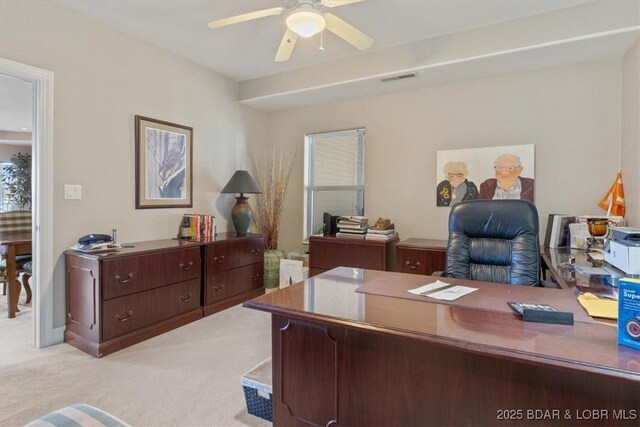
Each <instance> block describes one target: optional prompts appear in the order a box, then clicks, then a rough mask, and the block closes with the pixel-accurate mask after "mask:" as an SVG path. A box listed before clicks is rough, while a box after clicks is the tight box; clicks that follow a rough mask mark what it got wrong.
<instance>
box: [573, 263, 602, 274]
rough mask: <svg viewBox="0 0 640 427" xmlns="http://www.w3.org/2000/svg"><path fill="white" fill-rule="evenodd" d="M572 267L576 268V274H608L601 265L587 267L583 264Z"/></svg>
mask: <svg viewBox="0 0 640 427" xmlns="http://www.w3.org/2000/svg"><path fill="white" fill-rule="evenodd" d="M573 268H574V269H575V270H576V273H578V274H604V275H605V276H610V275H611V273H609V272H608V271H607V270H605V269H604V268H602V267H587V266H584V265H574V266H573Z"/></svg>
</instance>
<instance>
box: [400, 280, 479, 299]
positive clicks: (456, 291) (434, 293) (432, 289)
mask: <svg viewBox="0 0 640 427" xmlns="http://www.w3.org/2000/svg"><path fill="white" fill-rule="evenodd" d="M438 289H441V290H438ZM476 290H478V288H470V287H468V286H461V285H451V284H449V283H445V282H441V281H440V280H436V281H435V282H433V283H430V284H428V285H424V286H420V287H419V288H416V289H409V292H411V293H412V294H415V295H420V296H425V297H429V298H435V299H439V300H444V301H453V300H455V299H458V298H460V297H461V296H464V295H467V294H470V293H471V292H473V291H476Z"/></svg>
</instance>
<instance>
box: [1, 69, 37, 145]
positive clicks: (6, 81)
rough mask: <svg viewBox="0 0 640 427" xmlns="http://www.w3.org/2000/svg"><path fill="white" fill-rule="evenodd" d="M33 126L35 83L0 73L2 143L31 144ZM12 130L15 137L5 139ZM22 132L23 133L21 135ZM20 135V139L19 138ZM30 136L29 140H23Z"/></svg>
mask: <svg viewBox="0 0 640 427" xmlns="http://www.w3.org/2000/svg"><path fill="white" fill-rule="evenodd" d="M32 128H33V84H32V83H29V82H25V81H23V80H19V79H15V78H13V77H8V76H5V75H0V132H2V133H1V134H0V144H2V143H4V144H17V145H24V144H31V138H30V133H31V130H32ZM6 132H11V133H12V136H13V137H15V138H12V139H8V140H7V139H4V138H3V135H4V133H6ZM19 134H21V135H19ZM17 136H20V137H21V138H20V139H17ZM23 137H28V138H29V140H28V141H25V140H23Z"/></svg>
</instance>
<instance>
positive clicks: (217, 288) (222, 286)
mask: <svg viewBox="0 0 640 427" xmlns="http://www.w3.org/2000/svg"><path fill="white" fill-rule="evenodd" d="M223 289H224V285H220V286H214V287H213V290H214V291H216V292H222V290H223Z"/></svg>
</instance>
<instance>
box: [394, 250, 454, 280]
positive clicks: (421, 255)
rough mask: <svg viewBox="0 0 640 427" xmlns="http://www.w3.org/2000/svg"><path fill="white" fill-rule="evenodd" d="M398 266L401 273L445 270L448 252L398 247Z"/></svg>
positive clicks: (424, 272) (426, 273)
mask: <svg viewBox="0 0 640 427" xmlns="http://www.w3.org/2000/svg"><path fill="white" fill-rule="evenodd" d="M397 251H398V266H397V269H398V271H399V272H401V273H413V274H424V275H430V274H432V273H433V272H434V271H444V269H445V267H446V265H445V263H446V258H447V252H446V251H445V250H439V249H415V248H403V247H399V248H397Z"/></svg>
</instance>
